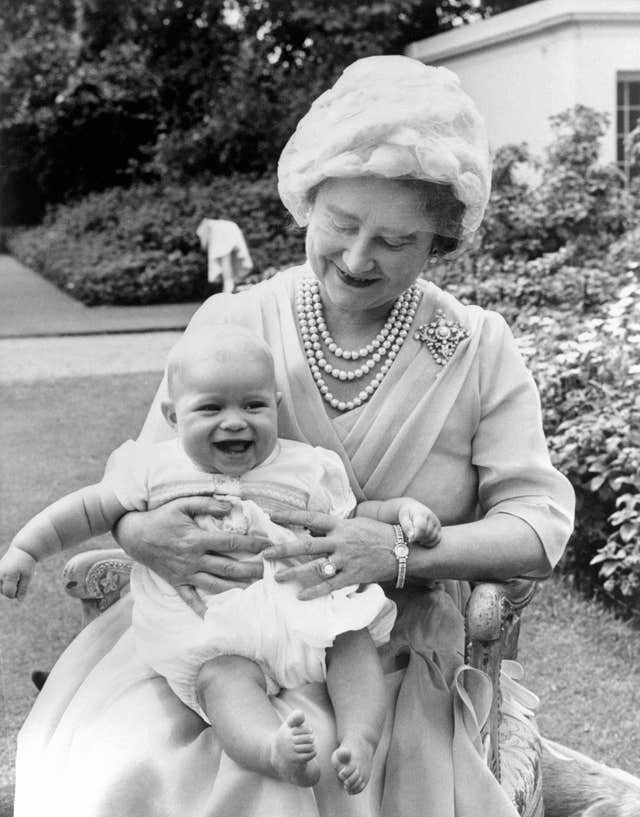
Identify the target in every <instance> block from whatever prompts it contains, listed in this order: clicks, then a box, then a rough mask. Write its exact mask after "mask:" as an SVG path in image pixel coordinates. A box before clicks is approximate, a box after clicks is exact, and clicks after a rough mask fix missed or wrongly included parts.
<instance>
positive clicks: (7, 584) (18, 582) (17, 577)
mask: <svg viewBox="0 0 640 817" xmlns="http://www.w3.org/2000/svg"><path fill="white" fill-rule="evenodd" d="M36 564H37V562H36V560H35V559H34V558H33V556H30V555H29V554H28V553H25V552H24V550H20V548H17V547H13V546H11V547H9V550H8V551H7V552H6V553H5V554H4V556H3V557H2V559H0V593H2V594H3V595H4V596H6V597H7V598H8V599H18V600H20V599H23V598H24V596H25V594H26V592H27V587H28V586H29V582H30V581H31V577H32V576H33V572H34V570H35V569H36Z"/></svg>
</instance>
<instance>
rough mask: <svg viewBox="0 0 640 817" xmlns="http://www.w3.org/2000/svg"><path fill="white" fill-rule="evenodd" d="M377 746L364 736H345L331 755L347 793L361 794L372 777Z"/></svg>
mask: <svg viewBox="0 0 640 817" xmlns="http://www.w3.org/2000/svg"><path fill="white" fill-rule="evenodd" d="M374 751H375V747H374V746H373V744H372V743H371V742H370V741H368V740H365V739H364V738H345V739H344V740H343V741H342V743H341V744H340V746H338V748H337V749H336V750H335V752H334V753H333V754H332V755H331V762H332V764H333V768H334V769H335V770H336V774H337V775H338V780H339V781H340V783H342V786H343V788H344V790H345V791H346V792H347V794H360V792H361V791H362V790H363V789H364V788H365V786H366V785H367V783H368V782H369V778H370V777H371V764H372V762H373V753H374Z"/></svg>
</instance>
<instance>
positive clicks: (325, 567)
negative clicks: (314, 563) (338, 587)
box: [320, 556, 338, 579]
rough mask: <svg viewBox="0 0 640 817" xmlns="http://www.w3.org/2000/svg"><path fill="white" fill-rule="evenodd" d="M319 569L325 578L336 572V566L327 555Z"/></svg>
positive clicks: (329, 577)
mask: <svg viewBox="0 0 640 817" xmlns="http://www.w3.org/2000/svg"><path fill="white" fill-rule="evenodd" d="M320 570H321V571H322V575H323V576H324V577H325V578H327V579H331V578H333V577H334V576H335V575H336V573H337V572H338V568H337V567H336V566H335V565H334V563H333V562H332V561H331V559H330V558H329V557H328V556H327V557H326V558H325V560H324V562H323V564H322V567H321V568H320Z"/></svg>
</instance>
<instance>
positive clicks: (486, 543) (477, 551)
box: [264, 511, 550, 599]
mask: <svg viewBox="0 0 640 817" xmlns="http://www.w3.org/2000/svg"><path fill="white" fill-rule="evenodd" d="M273 521H274V522H277V523H278V524H283V525H302V526H304V527H306V528H307V529H308V530H309V531H310V533H309V534H308V535H303V536H301V537H299V539H298V541H297V542H296V543H295V544H286V545H272V546H271V547H270V548H268V549H267V550H265V551H264V556H265V558H267V559H282V558H287V557H299V556H303V555H306V556H316V557H317V558H315V559H312V561H309V562H307V563H305V564H303V565H299V566H296V567H292V568H287V569H285V570H281V571H279V572H278V575H277V578H278V580H279V581H293V580H296V581H299V582H300V583H301V584H302V585H303V587H304V588H305V589H303V590H302V591H300V594H299V598H301V599H311V598H317V597H318V596H323V595H326V594H327V593H329V592H331V591H332V590H336V589H338V588H341V587H346V586H347V585H351V584H359V583H370V582H393V581H395V578H396V574H397V562H396V558H395V556H394V553H393V548H394V546H395V535H394V532H393V528H392V527H391V525H388V524H385V523H382V522H378V521H376V520H373V519H366V518H356V519H336V518H334V517H331V516H326V515H325V514H314V513H305V512H293V511H292V512H289V513H286V514H284V513H279V514H278V515H277V516H273ZM314 534H315V535H314ZM327 556H330V557H331V561H332V562H333V564H334V566H335V567H336V568H337V571H338V572H337V573H336V575H335V576H334V577H333V578H329V579H327V578H326V577H325V575H324V573H323V572H322V568H323V566H324V564H325V561H326V558H327ZM549 570H550V567H549V563H548V560H547V557H546V555H545V552H544V548H543V547H542V544H541V542H540V540H539V539H538V537H537V535H536V533H535V532H534V531H533V529H532V528H531V527H529V525H528V524H527V523H526V522H524V521H523V520H521V519H519V518H518V517H516V516H511V515H510V514H494V515H492V516H491V517H488V518H486V519H482V520H479V521H477V522H470V523H468V524H465V525H453V526H449V527H444V528H443V529H442V540H441V542H440V544H439V545H438V546H437V547H435V548H433V549H431V550H426V549H424V548H422V547H417V546H410V549H409V558H408V561H407V576H408V578H409V579H411V578H413V579H416V580H429V579H466V580H469V581H480V580H494V581H499V580H502V579H508V578H512V577H514V576H521V575H530V576H540V577H543V576H547V575H548V573H549Z"/></svg>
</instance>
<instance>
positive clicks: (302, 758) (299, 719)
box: [271, 709, 320, 787]
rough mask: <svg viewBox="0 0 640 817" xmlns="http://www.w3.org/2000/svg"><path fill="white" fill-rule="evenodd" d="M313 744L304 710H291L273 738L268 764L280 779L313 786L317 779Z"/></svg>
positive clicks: (318, 770) (318, 776) (317, 772)
mask: <svg viewBox="0 0 640 817" xmlns="http://www.w3.org/2000/svg"><path fill="white" fill-rule="evenodd" d="M315 756H316V747H315V740H314V737H313V732H312V730H311V727H309V726H308V725H307V724H306V723H305V717H304V712H301V711H300V710H299V709H296V710H294V711H293V712H292V713H291V714H290V715H289V717H288V718H287V719H286V721H285V722H284V723H283V724H282V726H281V727H280V728H279V729H278V731H277V732H276V733H275V735H274V737H273V743H272V745H271V765H272V767H273V769H274V771H275V772H276V774H277V775H278V777H280V778H281V779H282V780H287V781H288V782H289V783H293V784H294V785H295V786H302V787H308V786H314V785H315V784H316V783H317V782H318V780H319V779H320V766H319V765H318V762H317V761H316V760H315Z"/></svg>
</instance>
